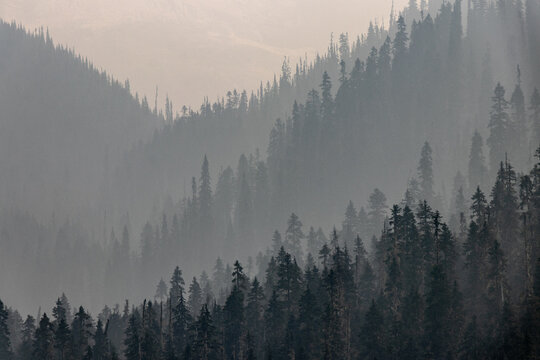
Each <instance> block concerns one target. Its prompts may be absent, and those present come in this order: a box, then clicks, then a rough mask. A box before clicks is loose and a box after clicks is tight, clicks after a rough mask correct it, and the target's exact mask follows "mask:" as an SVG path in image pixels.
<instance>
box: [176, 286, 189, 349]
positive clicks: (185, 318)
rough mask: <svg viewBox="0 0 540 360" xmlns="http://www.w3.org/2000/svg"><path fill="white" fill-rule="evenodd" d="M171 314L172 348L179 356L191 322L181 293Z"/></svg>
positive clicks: (185, 343)
mask: <svg viewBox="0 0 540 360" xmlns="http://www.w3.org/2000/svg"><path fill="white" fill-rule="evenodd" d="M172 315H173V318H172V334H173V349H174V353H175V354H176V356H177V357H178V358H180V356H181V355H183V354H184V350H185V348H186V345H187V342H188V337H189V328H190V326H191V322H192V317H191V314H190V313H189V310H188V308H187V306H186V303H185V301H184V295H183V294H182V293H180V295H179V297H178V301H177V303H176V305H175V306H174V307H173V314H172Z"/></svg>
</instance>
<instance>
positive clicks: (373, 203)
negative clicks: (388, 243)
mask: <svg viewBox="0 0 540 360" xmlns="http://www.w3.org/2000/svg"><path fill="white" fill-rule="evenodd" d="M387 208H388V205H386V196H385V195H384V194H383V193H382V192H381V191H380V190H379V189H375V190H373V192H372V193H371V195H370V196H369V209H370V210H369V214H368V215H369V222H370V236H373V235H375V234H378V233H380V231H381V230H382V225H383V223H384V218H385V216H386V212H385V209H387Z"/></svg>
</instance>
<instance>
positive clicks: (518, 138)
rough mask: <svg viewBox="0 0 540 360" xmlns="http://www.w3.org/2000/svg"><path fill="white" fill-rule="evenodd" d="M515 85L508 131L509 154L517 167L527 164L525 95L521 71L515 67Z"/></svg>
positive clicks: (511, 98)
mask: <svg viewBox="0 0 540 360" xmlns="http://www.w3.org/2000/svg"><path fill="white" fill-rule="evenodd" d="M517 73H518V76H517V84H516V87H515V89H514V91H513V92H512V96H511V97H510V104H509V105H510V108H511V111H512V116H511V121H510V129H509V130H510V131H509V134H508V136H509V138H510V139H509V148H508V150H509V152H510V154H511V155H512V157H513V158H514V159H515V163H516V164H518V166H519V167H524V166H525V165H526V164H527V160H528V159H527V158H528V150H529V149H528V146H527V143H528V141H527V139H528V136H527V113H526V110H525V95H524V94H523V91H522V90H521V70H520V68H519V65H518V67H517Z"/></svg>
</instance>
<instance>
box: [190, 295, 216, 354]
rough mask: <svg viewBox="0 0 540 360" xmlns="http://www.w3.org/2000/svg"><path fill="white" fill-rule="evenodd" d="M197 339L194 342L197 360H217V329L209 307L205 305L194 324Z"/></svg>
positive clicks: (194, 352)
mask: <svg viewBox="0 0 540 360" xmlns="http://www.w3.org/2000/svg"><path fill="white" fill-rule="evenodd" d="M194 333H195V339H194V341H193V355H194V358H195V359H200V360H211V359H215V358H216V356H215V355H216V354H215V351H216V347H217V344H216V338H215V336H216V329H215V326H214V323H213V319H212V315H211V314H210V311H208V305H206V304H204V305H203V306H202V308H201V311H200V313H199V317H198V318H197V321H196V322H195V323H194Z"/></svg>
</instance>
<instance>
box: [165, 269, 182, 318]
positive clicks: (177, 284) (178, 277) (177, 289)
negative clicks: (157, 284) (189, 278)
mask: <svg viewBox="0 0 540 360" xmlns="http://www.w3.org/2000/svg"><path fill="white" fill-rule="evenodd" d="M170 284H171V287H170V289H169V298H170V301H171V304H172V307H173V308H174V307H175V306H176V305H177V304H178V301H179V299H180V297H181V296H182V295H183V294H184V286H185V282H184V278H183V277H182V270H180V268H179V267H178V266H177V267H175V268H174V272H173V274H172V277H171V282H170Z"/></svg>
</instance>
